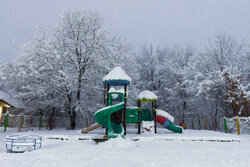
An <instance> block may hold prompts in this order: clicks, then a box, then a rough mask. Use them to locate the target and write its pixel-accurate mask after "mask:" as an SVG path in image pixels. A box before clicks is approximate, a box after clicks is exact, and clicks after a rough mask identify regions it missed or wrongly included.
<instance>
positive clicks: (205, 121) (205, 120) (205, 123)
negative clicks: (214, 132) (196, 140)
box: [205, 118, 208, 130]
mask: <svg viewBox="0 0 250 167" xmlns="http://www.w3.org/2000/svg"><path fill="white" fill-rule="evenodd" d="M205 122H206V123H205V124H206V125H205V126H206V130H208V128H207V118H206V119H205Z"/></svg>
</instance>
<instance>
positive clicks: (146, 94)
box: [138, 90, 157, 100]
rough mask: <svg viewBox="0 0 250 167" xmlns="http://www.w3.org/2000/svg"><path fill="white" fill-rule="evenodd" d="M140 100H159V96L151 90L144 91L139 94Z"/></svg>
mask: <svg viewBox="0 0 250 167" xmlns="http://www.w3.org/2000/svg"><path fill="white" fill-rule="evenodd" d="M138 99H146V100H157V96H156V95H155V94H154V93H153V92H151V91H149V90H144V91H142V92H141V93H139V95H138Z"/></svg>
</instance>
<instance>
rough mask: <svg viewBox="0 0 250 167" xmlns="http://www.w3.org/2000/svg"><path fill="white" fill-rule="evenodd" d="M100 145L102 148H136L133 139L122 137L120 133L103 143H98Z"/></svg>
mask: <svg viewBox="0 0 250 167" xmlns="http://www.w3.org/2000/svg"><path fill="white" fill-rule="evenodd" d="M99 145H100V146H102V147H104V148H118V149H120V148H123V149H131V148H133V149H134V148H137V145H136V143H135V142H134V141H132V140H130V139H124V138H122V137H121V136H120V135H119V136H117V137H116V138H111V139H109V140H108V141H106V142H104V143H100V144H99Z"/></svg>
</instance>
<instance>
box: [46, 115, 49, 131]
mask: <svg viewBox="0 0 250 167" xmlns="http://www.w3.org/2000/svg"><path fill="white" fill-rule="evenodd" d="M46 129H49V117H47V122H46Z"/></svg>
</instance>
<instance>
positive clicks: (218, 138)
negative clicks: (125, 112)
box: [0, 128, 250, 167]
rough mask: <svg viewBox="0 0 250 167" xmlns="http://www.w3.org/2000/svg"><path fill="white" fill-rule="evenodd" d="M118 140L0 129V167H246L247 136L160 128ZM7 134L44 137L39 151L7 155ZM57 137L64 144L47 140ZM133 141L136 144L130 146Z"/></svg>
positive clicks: (249, 149)
mask: <svg viewBox="0 0 250 167" xmlns="http://www.w3.org/2000/svg"><path fill="white" fill-rule="evenodd" d="M128 132H129V133H130V134H128V135H127V138H126V139H125V140H124V139H122V138H116V139H110V140H109V141H106V142H104V143H98V144H97V143H96V142H94V141H93V140H79V138H80V139H89V138H101V137H102V136H103V133H104V130H103V129H97V130H95V131H93V132H91V133H90V134H81V133H80V131H79V130H77V131H67V130H53V131H47V130H42V131H37V130H34V131H29V132H21V133H18V132H16V129H8V132H7V133H3V130H2V129H1V128H0V166H1V167H2V166H3V167H16V166H19V167H31V166H32V167H47V166H50V167H54V166H57V167H64V166H65V167H71V166H72V167H83V166H87V167H91V166H101V167H106V166H107V167H112V166H119V167H122V166H127V167H132V166H137V167H139V166H157V167H160V166H161V167H163V166H165V167H196V166H197V167H201V166H204V167H210V166H211V167H217V166H218V167H223V166H225V167H231V166H232V167H235V166H238V167H249V166H250V136H249V135H241V136H237V135H232V134H224V133H220V132H214V131H203V130H201V131H199V130H196V131H195V130H185V131H184V134H174V133H171V132H169V131H168V130H166V129H159V133H158V134H156V135H155V134H142V135H136V134H135V132H136V130H135V129H132V128H130V129H129V130H128ZM10 134H22V135H29V134H38V135H42V137H43V145H42V148H41V149H39V150H35V151H32V152H25V153H18V154H17V153H6V150H5V144H4V141H5V136H6V135H10ZM49 138H60V139H67V140H58V139H49ZM132 139H133V140H134V139H139V140H137V141H132Z"/></svg>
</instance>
